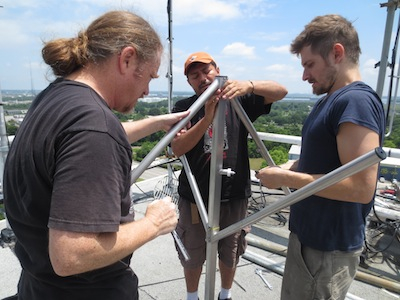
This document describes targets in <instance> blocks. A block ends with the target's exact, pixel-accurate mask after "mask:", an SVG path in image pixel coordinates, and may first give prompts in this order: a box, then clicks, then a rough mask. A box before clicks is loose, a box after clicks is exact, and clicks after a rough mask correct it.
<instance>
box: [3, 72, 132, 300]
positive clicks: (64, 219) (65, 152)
mask: <svg viewBox="0 0 400 300" xmlns="http://www.w3.org/2000/svg"><path fill="white" fill-rule="evenodd" d="M131 157H132V150H131V146H130V144H129V142H128V140H127V137H126V134H125V131H124V129H123V127H122V126H121V123H120V122H119V120H118V119H117V118H116V116H115V115H114V114H113V112H112V111H111V110H110V109H109V107H108V106H107V104H106V103H105V101H104V100H103V99H102V98H101V97H100V96H99V95H98V94H97V93H96V92H95V91H94V90H93V89H91V88H90V87H89V86H87V85H85V84H81V83H78V82H74V81H69V80H56V81H55V82H54V83H52V84H50V85H49V87H48V88H47V89H46V90H44V91H43V92H42V93H40V94H39V95H38V96H37V98H36V99H35V100H34V101H33V103H32V105H31V107H30V109H29V111H28V113H27V115H26V117H25V118H24V121H23V122H22V124H21V127H20V128H19V130H18V132H17V134H16V137H15V139H14V141H13V143H12V145H11V148H10V151H9V154H8V157H7V160H6V164H5V171H4V196H5V206H6V212H7V218H8V220H9V222H10V225H11V227H12V228H13V230H14V232H15V235H16V237H17V244H16V247H15V252H16V255H17V256H18V258H19V260H20V262H21V265H22V268H23V269H24V274H25V275H24V281H23V282H25V284H26V286H21V284H20V289H19V293H20V294H21V297H23V296H24V297H26V299H31V300H32V299H51V297H50V295H52V294H54V293H56V294H59V295H57V299H64V298H63V295H66V292H67V291H68V299H80V298H79V297H80V296H82V295H86V296H87V297H86V299H89V298H88V297H89V296H90V295H91V291H93V290H94V289H99V288H104V287H105V286H108V287H110V288H112V289H116V290H118V289H122V288H125V289H126V288H127V287H126V286H125V287H122V286H121V285H120V282H121V281H119V280H115V278H117V277H119V276H121V275H122V274H128V272H131V271H130V270H129V269H128V268H129V263H130V257H127V258H125V259H124V260H123V261H121V262H117V263H115V264H114V265H111V266H108V267H105V268H102V269H99V270H95V271H92V272H88V273H85V274H80V275H77V276H69V277H59V276H57V275H56V274H55V273H54V271H53V268H52V266H51V263H50V260H49V253H48V242H49V241H48V228H53V229H59V230H65V231H73V232H92V233H97V232H116V231H118V228H119V225H120V223H124V222H130V221H133V218H134V216H133V214H132V213H131V212H130V205H131V199H130V194H129V190H130V167H131ZM127 269H128V270H127ZM127 271H128V272H127ZM130 276H131V277H132V275H130ZM30 279H31V280H30ZM33 280H34V281H35V284H33ZM29 286H34V289H37V290H35V291H33V290H34V289H30V288H29ZM136 287H137V286H135V288H136ZM86 292H88V294H86ZM46 293H48V294H46ZM38 295H40V297H42V298H40V297H39V296H38ZM46 295H47V296H49V298H46V297H45V296H46ZM43 297H45V298H43ZM24 299H25V298H24ZM65 299H66V298H65ZM97 299H101V298H97ZM121 299H125V298H121ZM126 299H130V298H126Z"/></svg>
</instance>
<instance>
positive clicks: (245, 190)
mask: <svg viewBox="0 0 400 300" xmlns="http://www.w3.org/2000/svg"><path fill="white" fill-rule="evenodd" d="M197 98H198V97H197V96H196V95H194V96H192V97H190V98H186V99H183V100H180V101H178V102H177V103H176V104H175V107H174V108H173V111H174V112H179V111H185V110H188V109H189V108H190V106H192V104H193V103H194V102H195V101H196V100H197ZM238 100H239V102H240V103H241V105H242V107H243V109H244V111H245V112H246V113H247V115H248V117H249V119H250V121H252V122H253V121H255V120H256V119H257V118H258V117H259V116H260V115H262V114H267V113H269V111H270V108H271V105H265V104H264V98H263V97H262V96H257V95H253V94H247V95H245V96H242V97H238ZM226 108H227V111H226V114H225V123H226V124H225V129H224V153H223V168H231V169H232V170H233V171H235V175H233V176H231V177H228V176H222V188H221V199H222V200H238V199H244V198H248V197H250V195H251V186H250V172H249V169H250V168H249V157H248V148H247V139H248V131H247V129H246V128H245V126H244V125H243V123H242V122H241V120H240V118H239V116H238V115H237V113H236V112H235V110H234V108H233V107H232V105H231V103H230V102H229V101H227V105H226ZM203 117H204V107H203V108H202V109H200V110H199V112H198V113H196V114H195V115H194V116H193V118H192V119H191V125H192V126H193V125H194V124H196V123H197V122H198V121H199V120H200V119H201V118H203ZM189 130H190V129H189ZM211 141H212V126H210V127H209V128H208V130H207V131H206V132H205V134H204V137H203V138H202V139H201V140H200V141H199V142H198V143H197V144H196V145H195V147H194V148H193V149H192V150H190V151H189V152H187V153H186V154H185V155H186V158H187V160H188V162H189V165H190V168H191V171H192V173H193V175H194V177H195V179H196V182H197V185H198V187H199V190H200V193H201V197H202V198H203V200H204V202H205V205H207V204H208V201H207V200H208V195H209V181H210V157H211V145H212V143H211ZM178 192H179V195H180V196H181V197H183V198H184V199H188V200H190V201H192V202H195V200H194V196H193V193H192V190H191V188H190V185H189V181H188V178H187V176H186V172H185V171H182V172H181V175H180V177H179V186H178Z"/></svg>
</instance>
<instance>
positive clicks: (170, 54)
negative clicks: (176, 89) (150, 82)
mask: <svg viewBox="0 0 400 300" xmlns="http://www.w3.org/2000/svg"><path fill="white" fill-rule="evenodd" d="M167 12H168V46H169V64H168V73H167V78H168V111H169V112H171V110H172V82H173V80H172V40H173V37H172V0H168V5H167Z"/></svg>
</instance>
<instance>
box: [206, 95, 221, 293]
mask: <svg viewBox="0 0 400 300" xmlns="http://www.w3.org/2000/svg"><path fill="white" fill-rule="evenodd" d="M225 112H226V101H224V100H222V101H219V103H218V107H217V111H216V114H215V116H214V121H213V125H212V126H213V127H212V152H211V163H210V194H209V200H208V220H209V228H208V231H207V232H206V234H207V236H206V239H207V253H206V257H207V259H206V286H205V299H208V300H212V299H214V291H215V270H216V266H217V248H218V241H215V242H211V237H212V236H213V235H214V234H216V233H217V232H218V231H219V213H220V202H221V188H222V177H221V174H220V170H222V162H223V146H224V130H225Z"/></svg>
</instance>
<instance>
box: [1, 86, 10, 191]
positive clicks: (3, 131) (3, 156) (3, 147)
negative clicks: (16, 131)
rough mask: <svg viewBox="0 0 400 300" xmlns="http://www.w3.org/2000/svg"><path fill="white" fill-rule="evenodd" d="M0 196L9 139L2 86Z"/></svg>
mask: <svg viewBox="0 0 400 300" xmlns="http://www.w3.org/2000/svg"><path fill="white" fill-rule="evenodd" d="M0 140H1V141H0V142H1V145H0V151H1V157H0V185H1V186H0V194H3V171H4V163H5V161H6V158H7V154H8V137H7V130H6V121H5V117H4V109H3V97H2V94H1V86H0Z"/></svg>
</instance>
